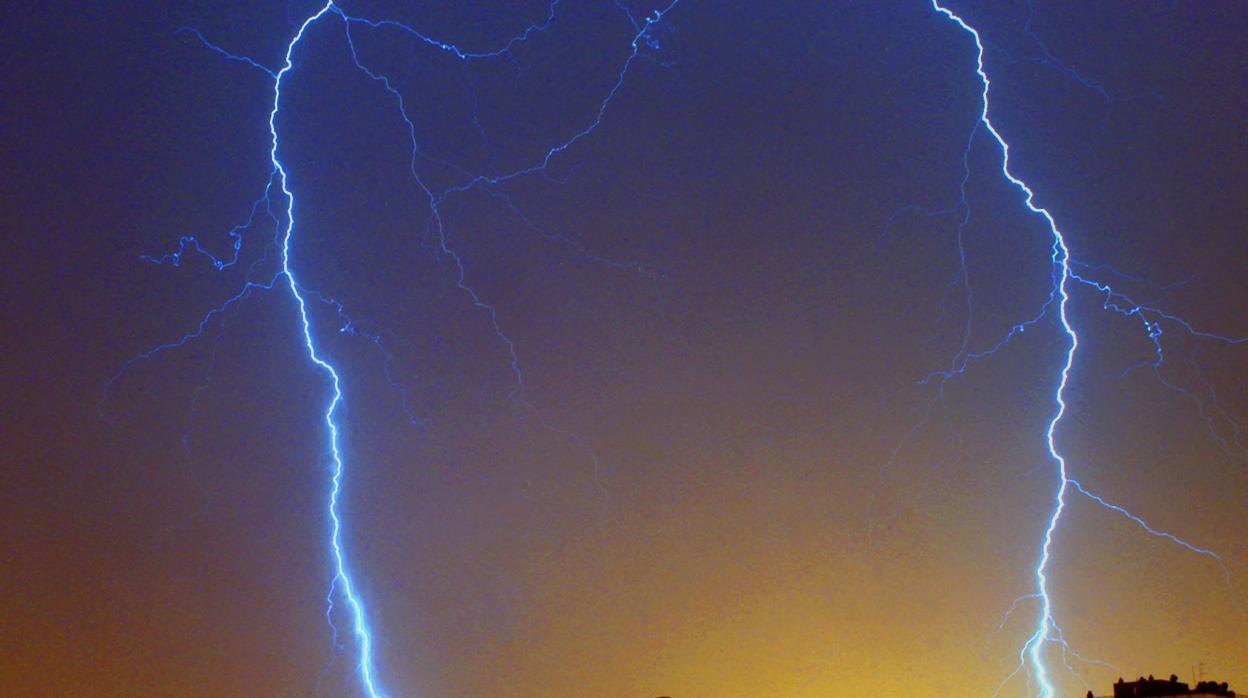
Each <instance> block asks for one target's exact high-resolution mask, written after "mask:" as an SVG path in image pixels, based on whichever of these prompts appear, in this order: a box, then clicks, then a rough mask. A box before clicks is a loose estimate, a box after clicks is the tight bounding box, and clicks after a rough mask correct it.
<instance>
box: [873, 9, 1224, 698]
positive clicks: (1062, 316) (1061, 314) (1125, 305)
mask: <svg viewBox="0 0 1248 698" xmlns="http://www.w3.org/2000/svg"><path fill="white" fill-rule="evenodd" d="M932 8H933V9H934V10H936V11H937V12H938V13H940V14H942V15H944V16H945V17H946V18H947V19H948V20H949V21H951V22H953V23H954V24H956V25H957V26H958V27H959V28H961V29H962V30H963V31H964V32H965V33H966V34H969V35H970V37H971V38H972V39H973V41H974V44H975V49H976V57H975V62H976V67H975V72H976V74H977V75H978V77H979V80H980V83H981V84H982V86H983V87H982V91H981V93H980V94H981V110H980V114H979V117H978V120H977V122H976V124H975V126H974V128H973V129H972V131H971V137H970V140H968V143H967V150H966V153H967V155H964V164H965V163H966V162H967V160H966V158H967V157H969V152H970V144H971V141H973V140H974V138H975V136H976V134H977V133H978V132H979V131H980V130H981V129H982V130H983V131H985V132H987V133H988V134H989V135H990V136H991V138H992V140H993V141H994V142H995V143H996V144H997V146H998V147H999V149H1000V153H1001V175H1002V176H1003V177H1004V178H1005V179H1006V180H1007V181H1008V182H1009V183H1010V184H1012V185H1013V186H1014V187H1015V188H1017V189H1018V191H1019V192H1020V193H1021V194H1022V195H1023V205H1024V206H1026V208H1027V209H1028V210H1029V211H1031V212H1032V213H1033V214H1036V215H1038V216H1040V217H1041V218H1043V219H1044V221H1045V223H1046V225H1047V227H1048V230H1049V233H1050V234H1051V236H1052V239H1053V244H1052V250H1053V254H1052V257H1051V263H1052V265H1053V273H1052V279H1053V287H1052V290H1051V292H1050V295H1049V298H1048V300H1047V301H1046V302H1045V303H1044V305H1043V306H1042V307H1041V308H1040V310H1039V312H1038V314H1037V315H1035V316H1034V317H1032V318H1031V319H1029V320H1027V321H1025V322H1022V323H1019V324H1017V325H1015V326H1014V327H1013V328H1011V329H1010V331H1009V332H1008V333H1007V334H1006V336H1005V337H1003V338H1002V339H1001V340H999V341H998V342H996V343H995V344H994V345H992V346H991V347H989V348H988V349H985V350H982V351H974V352H972V351H969V350H968V338H969V327H970V315H971V312H972V305H971V289H970V286H969V284H968V283H967V269H966V254H965V250H964V248H963V246H962V238H961V232H962V228H963V226H964V225H965V223H966V220H967V217H968V216H969V205H968V204H967V200H966V190H965V187H966V179H965V178H964V179H963V182H962V199H961V201H960V202H959V205H958V206H957V207H955V209H953V211H956V210H961V211H962V212H963V218H962V221H961V222H960V223H959V226H958V235H957V237H956V242H957V249H958V256H959V260H960V268H959V273H958V275H957V276H955V281H957V280H958V279H960V280H961V284H962V286H963V288H964V299H965V301H966V307H967V320H966V325H965V327H964V331H963V338H962V346H961V348H960V349H959V351H958V353H957V355H955V358H954V360H953V361H952V363H951V366H950V368H948V369H946V370H941V371H936V372H933V373H932V374H930V375H929V376H928V377H927V378H925V379H924V380H923V381H922V382H923V383H928V382H935V383H936V384H937V386H938V395H937V398H936V399H937V400H939V398H940V394H939V390H942V389H943V387H944V383H945V382H946V381H948V380H950V379H952V378H953V377H955V376H957V375H960V374H962V373H964V372H965V371H966V370H967V368H968V367H969V365H970V364H971V363H973V362H975V361H977V360H979V359H983V358H986V357H988V356H991V355H993V354H994V353H996V352H997V351H998V350H999V349H1001V348H1002V347H1004V346H1005V345H1006V344H1007V343H1009V342H1010V341H1011V340H1013V339H1014V338H1015V337H1016V336H1017V335H1019V334H1021V333H1023V332H1024V331H1025V330H1026V329H1028V328H1029V327H1031V326H1032V325H1034V324H1036V323H1037V322H1039V321H1040V320H1041V319H1042V318H1044V317H1045V316H1046V315H1048V313H1049V312H1051V309H1052V306H1053V305H1054V302H1055V301H1056V306H1057V313H1058V319H1059V321H1060V326H1061V328H1062V331H1063V333H1064V334H1065V336H1066V339H1067V342H1068V345H1067V349H1066V353H1065V360H1064V362H1063V364H1062V368H1061V370H1060V372H1059V374H1058V376H1057V379H1056V386H1055V388H1054V392H1053V402H1054V405H1055V409H1054V412H1053V415H1052V418H1051V419H1050V420H1049V422H1048V427H1047V428H1046V429H1045V433H1044V440H1045V444H1046V447H1047V449H1048V453H1049V456H1050V458H1051V459H1052V461H1053V463H1054V465H1055V470H1056V474H1057V487H1056V489H1055V491H1054V493H1053V500H1052V502H1053V504H1052V509H1051V510H1050V513H1049V516H1048V519H1047V522H1046V525H1045V527H1044V530H1043V534H1042V537H1041V545H1040V551H1039V555H1038V558H1037V561H1036V568H1035V591H1034V592H1033V593H1031V594H1027V595H1025V596H1022V597H1019V598H1018V599H1015V601H1014V603H1013V604H1012V605H1011V607H1010V610H1009V611H1008V612H1007V614H1006V617H1007V618H1008V616H1009V615H1010V614H1012V613H1013V612H1014V611H1015V610H1016V609H1017V606H1018V604H1019V602H1020V601H1024V600H1038V601H1039V604H1040V609H1039V613H1038V622H1037V624H1036V628H1035V631H1034V632H1033V633H1032V634H1031V635H1030V637H1028V639H1027V641H1026V642H1025V643H1024V644H1023V646H1022V647H1021V649H1020V651H1019V664H1018V666H1016V667H1015V669H1014V670H1013V671H1012V672H1011V673H1010V674H1008V675H1007V676H1006V678H1005V679H1004V680H1003V681H1002V682H1001V684H1000V685H999V686H998V687H997V694H999V693H1000V692H1001V690H1002V689H1003V688H1004V687H1005V685H1006V684H1007V683H1008V682H1009V681H1010V680H1012V679H1013V678H1014V677H1016V676H1017V675H1018V674H1019V673H1020V672H1021V671H1022V670H1023V669H1024V668H1026V670H1027V674H1028V677H1029V679H1031V680H1034V681H1035V683H1036V685H1037V686H1038V689H1039V696H1040V698H1054V696H1055V687H1054V685H1053V680H1052V676H1051V669H1050V667H1049V664H1048V662H1047V659H1046V656H1045V650H1046V647H1047V646H1048V645H1050V644H1055V645H1058V646H1059V647H1060V649H1061V656H1062V660H1063V663H1064V664H1065V666H1066V668H1067V669H1068V670H1070V671H1071V672H1072V673H1074V674H1076V675H1078V674H1077V672H1076V671H1075V670H1074V667H1072V666H1071V664H1070V662H1069V659H1068V657H1070V656H1074V657H1076V658H1079V659H1080V660H1081V661H1084V662H1085V663H1094V664H1103V662H1100V661H1097V660H1092V661H1089V660H1085V659H1082V658H1080V657H1079V655H1078V654H1077V653H1075V652H1074V651H1073V650H1072V649H1071V648H1070V647H1069V646H1068V644H1067V642H1066V640H1065V637H1064V635H1063V633H1062V630H1061V627H1060V626H1059V625H1058V623H1057V620H1056V618H1055V615H1054V608H1053V597H1052V595H1051V594H1050V588H1049V580H1050V575H1051V574H1052V573H1053V571H1052V569H1051V566H1052V562H1053V557H1054V555H1055V550H1054V537H1055V536H1056V534H1057V531H1058V529H1059V527H1060V525H1061V522H1062V516H1063V514H1064V513H1065V511H1066V508H1067V506H1068V505H1069V501H1068V495H1069V494H1070V493H1071V492H1075V493H1078V494H1082V495H1083V496H1084V497H1086V498H1087V499H1088V500H1089V501H1091V502H1093V503H1095V504H1097V505H1099V506H1101V507H1104V508H1106V509H1108V510H1110V511H1112V512H1114V513H1116V514H1119V515H1121V516H1124V517H1126V518H1127V519H1129V520H1130V521H1131V522H1133V523H1135V524H1136V525H1137V526H1139V527H1140V528H1141V529H1143V530H1144V531H1145V532H1147V533H1148V534H1149V535H1152V536H1155V537H1158V538H1162V539H1165V540H1168V541H1170V542H1172V543H1175V544H1177V545H1179V546H1181V547H1183V548H1186V549H1187V550H1189V551H1191V552H1193V553H1196V554H1199V555H1203V556H1206V557H1210V558H1212V559H1213V560H1214V561H1215V562H1216V563H1217V565H1218V567H1219V569H1221V571H1222V572H1223V573H1224V575H1226V578H1227V586H1228V589H1229V590H1230V591H1231V594H1232V598H1234V590H1233V588H1231V580H1230V571H1229V569H1228V568H1227V566H1226V564H1225V563H1224V562H1223V560H1222V558H1221V557H1220V556H1219V555H1218V554H1217V553H1216V552H1214V551H1212V550H1209V549H1207V548H1202V547H1199V546H1196V545H1193V544H1191V543H1188V542H1187V541H1184V540H1182V539H1180V538H1178V537H1177V536H1175V535H1173V534H1171V533H1167V532H1165V531H1160V530H1157V529H1155V528H1153V527H1152V526H1150V525H1149V524H1148V523H1147V522H1145V521H1144V520H1143V519H1142V518H1140V517H1139V516H1136V515H1135V514H1133V513H1131V512H1129V511H1127V510H1126V509H1124V508H1122V507H1120V506H1117V505H1115V504H1111V503H1109V502H1108V501H1106V500H1105V499H1103V498H1102V497H1100V496H1098V495H1096V494H1094V493H1092V492H1090V491H1089V490H1087V489H1086V488H1085V487H1083V486H1082V485H1081V484H1079V483H1078V482H1077V481H1076V480H1074V479H1073V478H1071V477H1070V472H1069V466H1068V463H1067V458H1066V456H1065V455H1064V453H1063V452H1062V450H1061V448H1060V447H1059V445H1058V439H1057V432H1058V430H1059V429H1060V427H1061V424H1062V420H1063V417H1065V416H1066V410H1067V401H1066V399H1067V395H1066V392H1067V388H1068V385H1069V381H1070V374H1071V370H1072V368H1073V366H1074V362H1075V359H1076V355H1077V353H1078V350H1079V333H1078V332H1077V331H1076V328H1075V326H1074V324H1073V323H1072V321H1071V318H1070V315H1069V312H1068V309H1069V308H1068V306H1069V302H1070V299H1071V296H1070V294H1071V291H1072V286H1073V285H1084V286H1089V287H1092V288H1094V289H1095V290H1096V291H1097V292H1099V293H1101V294H1102V295H1103V296H1104V298H1105V302H1104V308H1105V309H1106V310H1110V311H1113V312H1114V313H1117V314H1119V315H1123V316H1127V317H1138V318H1139V319H1140V321H1141V322H1142V323H1143V328H1144V331H1145V333H1146V334H1147V336H1148V337H1149V339H1150V340H1151V341H1152V343H1153V345H1154V347H1155V348H1156V358H1155V360H1153V361H1146V362H1142V363H1140V364H1137V366H1135V367H1133V368H1132V369H1128V371H1131V370H1134V368H1139V367H1141V366H1145V365H1147V366H1151V367H1152V368H1153V370H1154V372H1155V373H1156V376H1157V378H1158V380H1159V381H1160V382H1161V383H1162V384H1163V385H1164V386H1165V387H1167V388H1168V389H1170V390H1173V391H1175V392H1178V393H1181V394H1183V395H1185V396H1186V397H1188V398H1189V399H1191V400H1192V401H1193V402H1195V404H1196V405H1197V407H1198V409H1199V411H1200V415H1201V417H1202V419H1203V420H1204V421H1205V423H1206V424H1207V425H1208V427H1209V431H1210V433H1211V434H1212V435H1213V436H1214V438H1215V439H1217V440H1218V442H1219V443H1220V444H1221V445H1222V447H1223V449H1224V450H1226V451H1227V452H1228V453H1231V452H1232V451H1233V450H1235V449H1238V450H1239V451H1240V453H1242V450H1243V445H1242V443H1241V442H1240V440H1239V431H1238V428H1237V427H1235V426H1234V422H1232V421H1231V420H1229V418H1226V416H1225V414H1224V413H1222V412H1221V410H1220V408H1218V407H1217V404H1216V400H1215V401H1213V403H1212V404H1213V407H1212V411H1211V410H1210V408H1207V406H1206V404H1205V400H1203V399H1201V398H1200V397H1199V396H1197V395H1194V394H1193V393H1191V392H1190V391H1187V390H1185V389H1183V388H1181V387H1179V386H1177V385H1174V384H1173V383H1171V382H1170V381H1167V380H1166V379H1165V378H1164V377H1162V375H1161V373H1160V368H1161V365H1162V363H1163V362H1164V358H1165V357H1164V353H1163V349H1162V344H1161V336H1162V327H1161V323H1162V322H1170V323H1173V324H1175V325H1177V326H1179V327H1180V328H1181V329H1182V330H1184V331H1186V332H1188V333H1189V334H1190V335H1192V336H1193V337H1197V338H1200V339H1207V340H1214V341H1218V342H1222V343H1227V344H1240V343H1243V342H1245V341H1248V338H1233V337H1225V336H1221V335H1216V334H1211V333H1207V332H1203V331H1200V330H1197V329H1196V328H1195V327H1193V326H1192V325H1191V324H1190V323H1188V322H1187V321H1186V320H1183V319H1182V318H1180V317H1177V316H1175V315H1172V314H1169V313H1166V312H1163V311H1161V310H1159V309H1157V308H1153V307H1149V306H1146V305H1142V304H1139V303H1136V302H1134V301H1132V300H1131V299H1130V298H1128V297H1126V296H1124V295H1123V294H1121V293H1118V292H1117V291H1115V290H1114V289H1113V288H1112V287H1111V286H1110V285H1109V284H1108V283H1104V282H1101V281H1097V280H1094V279H1092V278H1090V277H1089V276H1085V275H1080V274H1078V273H1076V272H1075V271H1074V269H1075V268H1076V267H1079V268H1087V269H1089V271H1092V270H1093V269H1091V268H1089V267H1088V265H1083V264H1079V263H1078V262H1077V261H1075V260H1074V259H1073V258H1072V256H1071V253H1070V248H1069V247H1068V246H1067V241H1066V236H1065V235H1064V234H1063V233H1062V231H1061V230H1060V229H1059V228H1058V225H1057V222H1056V220H1055V219H1054V217H1053V214H1052V213H1050V212H1049V211H1048V210H1047V209H1046V208H1044V207H1042V206H1039V205H1037V204H1036V203H1035V193H1034V192H1033V191H1032V189H1031V188H1030V187H1029V186H1028V185H1027V183H1026V182H1024V181H1023V180H1022V179H1020V178H1019V177H1017V176H1016V175H1015V174H1014V173H1013V172H1012V171H1011V170H1010V145H1009V143H1008V142H1006V140H1005V138H1004V136H1002V135H1001V133H1000V131H998V130H997V127H996V126H995V125H994V124H993V122H992V119H991V118H990V114H989V112H990V110H989V92H990V89H991V85H992V81H991V79H990V78H989V76H988V72H987V69H986V68H985V65H984V53H985V49H984V43H983V41H982V40H981V37H980V33H979V31H978V30H977V29H975V28H974V27H972V26H971V25H970V24H968V23H967V22H966V21H965V20H964V19H962V17H961V16H959V15H957V14H956V13H954V12H953V11H952V10H950V9H948V8H947V7H945V6H943V5H942V4H941V3H940V1H939V0H932ZM1027 33H1028V34H1029V35H1031V36H1032V38H1033V39H1034V38H1035V37H1034V34H1032V33H1031V31H1030V18H1029V20H1028V30H1027ZM1036 41H1037V43H1039V40H1038V39H1036ZM1041 46H1042V48H1043V44H1041ZM1044 52H1045V54H1046V55H1047V56H1049V58H1050V59H1052V60H1054V61H1056V59H1053V58H1052V55H1051V54H1050V53H1049V52H1048V49H1047V48H1044ZM1059 65H1060V64H1059ZM1062 68H1063V70H1064V72H1068V73H1069V72H1070V71H1069V69H1068V68H1065V67H1064V66H1062ZM1080 82H1082V83H1083V84H1084V85H1085V86H1088V87H1089V88H1090V89H1094V90H1096V91H1097V92H1099V93H1100V94H1102V95H1104V94H1105V92H1104V90H1103V88H1100V86H1099V85H1096V84H1095V83H1089V82H1088V81H1086V80H1083V79H1080ZM966 167H967V168H968V169H967V176H969V164H968V165H966ZM911 210H918V211H920V212H922V213H924V214H926V215H929V216H930V215H939V214H941V213H949V212H951V211H944V212H935V213H933V212H930V211H927V210H926V209H921V208H918V207H913V206H911V207H907V208H906V209H902V210H901V211H899V212H898V213H907V212H910V211H911ZM896 215H897V214H894V216H896ZM890 222H891V221H890ZM946 293H947V291H946ZM1215 398H1216V396H1215ZM929 414H930V408H929ZM1211 414H1216V415H1217V416H1219V417H1221V418H1223V420H1224V421H1226V422H1228V423H1230V424H1231V425H1232V427H1231V428H1232V437H1231V438H1229V439H1228V438H1227V437H1225V436H1223V435H1222V434H1221V433H1220V432H1219V430H1218V429H1217V428H1216V426H1215V419H1214V417H1213V416H1211ZM926 419H927V417H926V416H925V417H924V420H923V421H926ZM920 424H922V422H920ZM915 430H917V426H916V428H915V429H912V430H911V433H913V432H914V431H915ZM908 437H909V435H907V438H908ZM904 442H905V440H904V439H903V442H902V445H904ZM900 448H901V445H899V446H898V449H895V450H894V452H893V457H892V460H895V459H896V457H897V451H898V450H899V449H900ZM890 462H891V460H890ZM1236 605H1238V604H1236ZM1003 624H1004V621H1003Z"/></svg>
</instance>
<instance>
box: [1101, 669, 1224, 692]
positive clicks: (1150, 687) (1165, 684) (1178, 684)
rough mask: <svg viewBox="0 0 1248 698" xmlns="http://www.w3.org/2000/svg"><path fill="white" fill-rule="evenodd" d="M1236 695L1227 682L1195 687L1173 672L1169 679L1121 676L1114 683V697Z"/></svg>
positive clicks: (1207, 683) (1208, 682) (1214, 682)
mask: <svg viewBox="0 0 1248 698" xmlns="http://www.w3.org/2000/svg"><path fill="white" fill-rule="evenodd" d="M1234 695H1235V691H1232V690H1231V689H1230V687H1228V686H1227V685H1226V683H1225V682H1223V683H1217V682H1216V681H1201V682H1199V683H1197V684H1196V686H1195V688H1193V687H1191V686H1189V685H1187V684H1186V683H1183V682H1182V681H1179V677H1178V676H1175V675H1174V674H1171V675H1170V678H1168V679H1157V678H1153V677H1152V676H1149V677H1148V678H1144V677H1143V676H1141V677H1140V678H1138V679H1136V680H1135V681H1125V680H1123V679H1121V678H1120V679H1118V682H1117V683H1115V684H1114V695H1113V698H1169V697H1170V696H1189V697H1190V698H1197V697H1198V696H1200V697H1204V698H1214V697H1215V696H1217V697H1222V696H1227V697H1233V696H1234ZM1088 698H1093V696H1092V692H1091V691H1088ZM1105 698H1109V697H1108V696H1106V697H1105Z"/></svg>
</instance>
